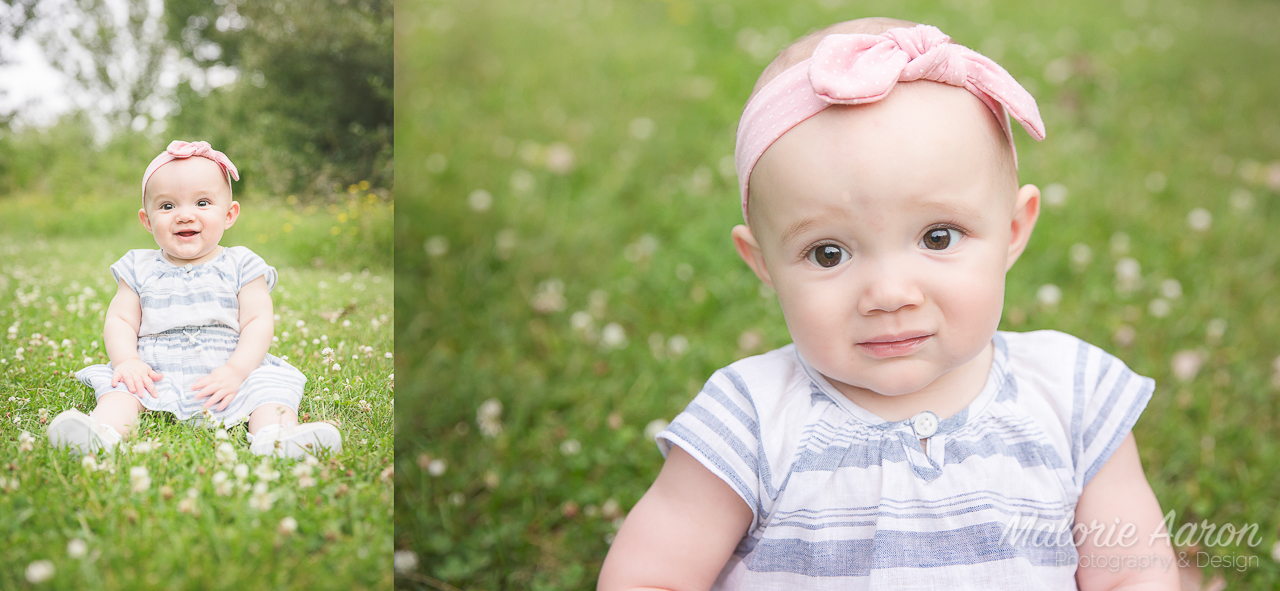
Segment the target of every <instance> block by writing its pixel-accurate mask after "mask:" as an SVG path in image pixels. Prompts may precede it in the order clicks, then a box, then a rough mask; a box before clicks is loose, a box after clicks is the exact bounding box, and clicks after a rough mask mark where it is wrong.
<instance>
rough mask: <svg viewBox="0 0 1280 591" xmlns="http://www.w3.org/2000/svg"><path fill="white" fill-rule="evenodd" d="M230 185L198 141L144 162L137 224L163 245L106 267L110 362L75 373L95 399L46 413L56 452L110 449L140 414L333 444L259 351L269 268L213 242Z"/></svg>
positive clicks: (268, 334)
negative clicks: (110, 288)
mask: <svg viewBox="0 0 1280 591" xmlns="http://www.w3.org/2000/svg"><path fill="white" fill-rule="evenodd" d="M232 178H235V179H237V180H239V178H240V175H239V172H238V171H237V170H236V167H235V165H234V164H232V163H231V160H229V159H228V158H227V156H226V155H225V154H223V153H222V152H218V151H217V150H214V149H212V148H211V147H210V146H209V144H208V143H207V142H195V143H187V142H183V141H174V142H172V143H170V144H169V147H168V149H167V150H166V151H165V152H164V153H162V154H160V155H159V156H156V158H155V159H154V160H152V161H151V165H150V166H148V167H147V170H146V173H144V174H143V176H142V206H143V207H142V209H140V210H138V218H139V219H140V220H141V221H142V226H143V227H144V228H146V229H147V231H148V232H150V233H151V234H152V235H153V236H154V237H155V240H156V244H157V245H158V246H159V247H160V250H144V249H138V250H131V251H129V252H128V253H126V254H125V255H124V257H123V258H121V259H120V260H119V261H117V262H116V263H115V264H114V265H111V274H112V275H113V276H114V277H115V280H116V283H117V285H118V289H117V291H116V295H115V297H113V298H112V299H111V305H110V306H108V308H107V316H106V323H105V326H104V327H103V330H102V333H103V341H104V343H105V345H106V350H107V356H108V357H109V358H110V359H111V363H109V364H107V365H91V366H89V367H86V368H84V369H82V370H80V371H79V372H78V373H76V378H78V379H79V380H80V381H81V382H83V383H84V384H85V385H87V386H89V387H90V388H93V389H94V392H95V393H96V395H97V399H98V404H97V407H96V408H94V410H93V412H91V413H90V414H88V415H86V414H84V413H82V412H80V411H78V410H75V409H71V410H67V411H64V412H62V413H61V414H59V415H58V416H57V417H55V418H54V419H53V421H52V422H50V423H49V440H50V442H52V443H53V444H54V445H55V446H64V447H70V448H72V450H73V452H75V453H82V454H84V453H93V452H94V451H97V450H99V449H100V450H103V451H110V450H111V449H112V448H113V447H115V445H116V444H118V443H120V441H121V439H122V438H123V437H124V436H125V435H127V434H128V433H129V431H130V429H132V428H133V426H134V425H135V424H136V422H137V418H138V414H139V413H140V412H142V411H143V410H155V411H163V412H168V413H172V414H173V415H174V416H176V417H177V418H178V420H186V419H193V422H196V423H200V422H203V421H205V420H212V421H214V422H217V423H224V424H234V423H237V422H239V421H241V420H243V419H244V418H245V417H246V416H247V417H248V418H249V426H248V439H249V442H250V445H249V449H250V451H252V452H253V453H255V454H257V455H278V456H285V457H294V458H298V457H302V456H303V455H304V454H306V453H313V452H317V451H319V450H321V449H328V450H330V451H332V452H337V451H339V450H341V449H342V436H341V434H340V433H339V432H338V429H337V428H336V427H334V426H333V425H331V424H329V423H324V422H316V423H304V424H301V425H300V424H298V403H299V402H301V400H302V387H303V385H304V384H305V383H306V381H307V378H306V377H305V376H303V375H302V372H300V371H298V370H297V369H295V368H294V367H293V366H291V365H289V364H288V363H287V362H285V361H283V360H281V359H280V358H278V357H276V356H274V355H271V354H270V353H267V349H268V348H269V347H270V346H271V339H272V336H273V335H274V333H275V320H274V314H273V311H272V305H271V295H270V291H271V289H272V288H274V287H275V284H276V270H275V269H274V268H272V267H269V266H267V264H266V262H264V261H263V260H262V258H261V257H259V256H258V255H256V254H254V253H253V252H251V251H250V250H249V249H247V248H245V247H243V246H233V247H231V248H224V247H222V246H220V245H219V244H218V242H219V241H221V240H222V233H223V232H225V231H226V230H227V229H228V228H230V227H231V226H232V225H233V224H235V222H236V219H237V218H238V217H239V215H240V204H239V203H237V202H235V201H232V199H231V179H232Z"/></svg>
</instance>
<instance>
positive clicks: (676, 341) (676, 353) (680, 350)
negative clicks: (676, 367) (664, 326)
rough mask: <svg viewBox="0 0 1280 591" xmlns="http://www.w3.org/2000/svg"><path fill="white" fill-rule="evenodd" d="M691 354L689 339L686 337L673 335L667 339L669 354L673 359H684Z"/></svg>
mask: <svg viewBox="0 0 1280 591" xmlns="http://www.w3.org/2000/svg"><path fill="white" fill-rule="evenodd" d="M688 352H689V339H688V338H686V337H685V336H684V335H672V337H671V338H669V339H667V353H670V354H671V356H672V357H682V356H683V355H684V354H685V353H688Z"/></svg>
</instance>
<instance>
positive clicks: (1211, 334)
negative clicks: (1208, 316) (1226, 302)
mask: <svg viewBox="0 0 1280 591" xmlns="http://www.w3.org/2000/svg"><path fill="white" fill-rule="evenodd" d="M1225 334H1227V321H1226V320H1224V319H1222V318H1214V319H1213V320H1210V321H1209V325H1208V327H1206V328H1205V338H1206V339H1208V340H1209V342H1211V343H1216V342H1218V341H1221V340H1222V335H1225Z"/></svg>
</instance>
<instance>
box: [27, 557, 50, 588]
mask: <svg viewBox="0 0 1280 591" xmlns="http://www.w3.org/2000/svg"><path fill="white" fill-rule="evenodd" d="M53 573H54V569H53V562H52V561H49V560H37V561H35V562H32V563H31V564H29V565H27V572H26V575H27V582H28V583H31V584H32V585H37V584H40V583H43V582H45V581H48V580H49V579H52V578H53Z"/></svg>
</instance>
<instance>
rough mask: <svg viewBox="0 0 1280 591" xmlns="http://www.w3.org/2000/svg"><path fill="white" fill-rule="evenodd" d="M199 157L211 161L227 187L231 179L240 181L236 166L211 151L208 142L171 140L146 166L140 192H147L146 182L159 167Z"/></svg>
mask: <svg viewBox="0 0 1280 591" xmlns="http://www.w3.org/2000/svg"><path fill="white" fill-rule="evenodd" d="M192 156H199V157H201V158H208V159H210V160H212V161H213V162H214V163H215V164H217V165H218V167H219V168H221V169H222V173H223V174H225V175H226V176H227V186H228V187H230V186H231V179H233V178H234V179H236V180H237V181H238V180H240V171H238V170H236V165H234V164H232V163H231V159H230V158H227V155H226V154H223V153H222V152H219V151H217V150H215V149H213V147H212V146H210V145H209V142H184V141H182V140H173V141H172V142H169V147H168V148H165V150H164V152H161V153H160V155H159V156H156V157H155V159H154V160H152V161H151V164H150V165H148V166H147V172H144V173H142V192H143V194H146V192H147V181H149V180H151V175H153V174H155V172H156V171H157V170H159V169H160V167H161V166H164V165H166V164H168V163H170V162H173V161H174V160H179V159H182V158H191V157H192Z"/></svg>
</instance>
